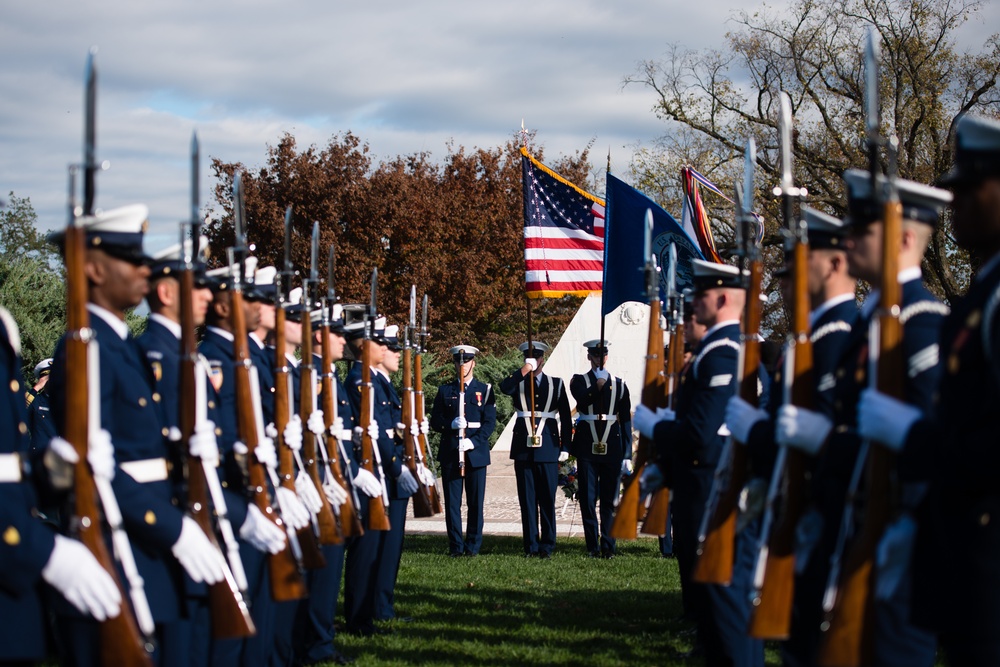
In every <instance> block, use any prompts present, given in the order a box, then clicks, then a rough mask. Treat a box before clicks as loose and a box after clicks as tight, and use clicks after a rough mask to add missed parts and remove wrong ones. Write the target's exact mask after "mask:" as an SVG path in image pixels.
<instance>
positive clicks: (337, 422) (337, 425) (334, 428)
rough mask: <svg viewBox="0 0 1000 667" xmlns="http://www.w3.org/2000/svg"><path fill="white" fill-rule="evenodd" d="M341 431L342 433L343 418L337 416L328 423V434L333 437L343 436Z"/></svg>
mask: <svg viewBox="0 0 1000 667" xmlns="http://www.w3.org/2000/svg"><path fill="white" fill-rule="evenodd" d="M343 433H344V418H343V417H337V418H335V419H334V420H333V423H332V424H330V436H331V437H334V438H340V437H343Z"/></svg>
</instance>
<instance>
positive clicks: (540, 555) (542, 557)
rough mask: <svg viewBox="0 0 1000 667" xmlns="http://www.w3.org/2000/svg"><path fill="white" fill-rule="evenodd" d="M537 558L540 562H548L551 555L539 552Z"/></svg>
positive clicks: (546, 552)
mask: <svg viewBox="0 0 1000 667" xmlns="http://www.w3.org/2000/svg"><path fill="white" fill-rule="evenodd" d="M538 557H539V558H541V559H542V560H548V559H550V558H552V554H551V553H550V552H548V551H539V552H538Z"/></svg>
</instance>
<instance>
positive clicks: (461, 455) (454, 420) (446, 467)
mask: <svg viewBox="0 0 1000 667" xmlns="http://www.w3.org/2000/svg"><path fill="white" fill-rule="evenodd" d="M448 353H449V354H450V355H451V358H452V359H453V360H454V362H455V376H456V377H455V379H454V380H453V381H451V382H449V383H448V384H444V385H441V386H440V387H438V393H437V396H435V397H434V406H433V407H432V409H431V416H430V425H431V428H433V429H434V430H435V431H437V432H439V433H440V434H441V444H440V445H439V446H438V463H439V464H440V465H441V478H442V480H443V481H444V516H445V525H446V526H447V529H448V553H449V554H450V555H451V556H453V557H457V556H462V555H465V556H476V555H478V554H479V549H480V548H481V547H482V545H483V501H484V499H485V497H486V466H488V465H489V464H490V436H491V435H492V434H493V430H494V429H495V428H496V424H497V409H496V396H495V395H494V394H493V385H491V384H487V383H484V382H482V381H481V380H478V379H476V378H475V377H474V376H473V371H474V370H475V368H476V355H477V354H478V353H479V350H478V349H476V348H474V347H472V346H471V345H456V346H455V347H453V348H451V349H450V350H448ZM459 378H461V379H462V382H463V383H464V384H463V385H462V386H463V387H464V393H463V392H462V388H461V387H459ZM459 406H461V408H460V407H459ZM463 435H464V437H462V436H463ZM460 463H461V464H462V465H463V466H464V468H465V470H464V477H463V472H462V470H461V469H460V467H459V465H460ZM463 488H464V490H465V494H466V501H465V502H466V511H467V512H468V516H467V520H466V526H465V538H464V539H463V538H462V491H463Z"/></svg>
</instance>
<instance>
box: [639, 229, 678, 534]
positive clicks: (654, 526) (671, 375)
mask: <svg viewBox="0 0 1000 667" xmlns="http://www.w3.org/2000/svg"><path fill="white" fill-rule="evenodd" d="M669 257H670V266H669V267H667V309H668V310H669V311H670V318H669V319H668V322H667V325H668V328H671V330H670V332H669V335H670V349H669V352H668V354H669V356H668V357H667V368H666V383H665V389H666V393H665V395H664V398H663V405H666V406H669V405H671V402H672V401H673V399H674V392H675V391H676V389H677V386H678V385H679V384H680V382H679V378H678V375H677V374H678V371H679V370H680V367H681V366H682V365H683V359H684V357H683V356H682V355H683V351H682V352H681V355H678V354H677V348H678V347H680V348H683V347H684V318H683V316H682V315H681V312H682V309H683V308H684V305H683V301H682V300H681V296H680V294H678V292H677V246H675V245H674V244H673V243H671V244H670V255H669ZM678 330H679V331H680V339H679V340H680V345H679V346H678V344H677V342H678V336H677V332H678ZM678 361H680V363H678ZM669 518H670V489H669V488H667V487H663V488H661V489H659V490H658V491H654V492H653V495H652V497H651V498H650V499H649V509H647V510H646V518H645V519H644V520H643V522H642V528H641V529H640V532H641V533H643V534H644V535H666V534H667V519H669Z"/></svg>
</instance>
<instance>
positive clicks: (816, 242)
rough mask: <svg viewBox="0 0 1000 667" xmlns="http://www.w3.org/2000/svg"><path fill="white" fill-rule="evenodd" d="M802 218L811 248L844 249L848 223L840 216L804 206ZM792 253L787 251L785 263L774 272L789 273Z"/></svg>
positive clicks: (778, 275) (778, 274) (781, 274)
mask: <svg viewBox="0 0 1000 667" xmlns="http://www.w3.org/2000/svg"><path fill="white" fill-rule="evenodd" d="M802 219H803V220H804V221H805V223H806V234H807V236H808V239H809V249H810V250H843V248H844V240H845V239H846V238H847V225H845V224H844V221H843V220H841V219H840V218H837V217H834V216H832V215H828V214H826V213H823V212H822V211H817V210H816V209H814V208H811V207H809V206H803V207H802ZM791 261H792V258H791V255H790V254H789V253H788V252H786V253H785V265H784V266H783V267H781V268H780V269H778V270H777V271H775V272H774V275H775V276H776V277H779V278H783V277H785V276H787V275H788V274H789V271H790V265H791Z"/></svg>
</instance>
